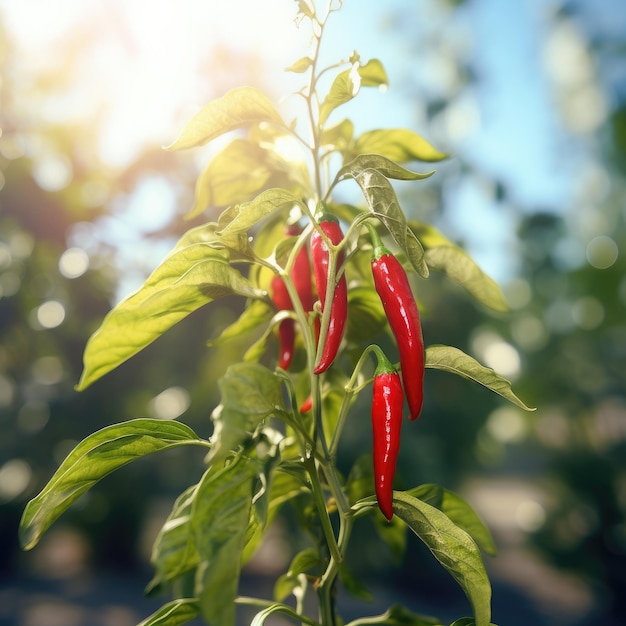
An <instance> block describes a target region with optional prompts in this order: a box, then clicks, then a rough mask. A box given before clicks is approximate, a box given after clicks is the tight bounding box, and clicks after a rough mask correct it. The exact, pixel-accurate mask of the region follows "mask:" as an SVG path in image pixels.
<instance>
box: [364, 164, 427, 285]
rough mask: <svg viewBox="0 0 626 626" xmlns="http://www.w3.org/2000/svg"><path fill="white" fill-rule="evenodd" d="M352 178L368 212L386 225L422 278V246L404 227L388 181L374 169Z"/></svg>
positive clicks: (423, 270) (424, 268) (402, 217)
mask: <svg viewBox="0 0 626 626" xmlns="http://www.w3.org/2000/svg"><path fill="white" fill-rule="evenodd" d="M355 180H356V182H357V183H358V185H359V187H360V188H361V191H362V192H363V195H364V196H365V200H366V202H367V205H368V207H369V209H370V211H372V213H375V214H376V215H377V216H378V217H379V219H380V220H381V222H382V223H383V224H384V225H385V226H386V227H387V230H388V231H389V233H390V234H391V236H392V237H393V239H394V241H395V242H396V243H397V244H398V246H399V247H400V249H401V250H402V251H403V252H404V253H405V254H406V255H407V258H408V259H409V261H410V262H411V265H412V266H413V267H414V268H415V270H416V271H417V273H418V274H419V275H420V276H422V277H424V278H426V277H427V276H428V266H427V265H426V262H425V260H424V249H423V248H422V246H421V244H420V243H419V241H418V240H417V239H416V238H415V236H414V235H413V233H412V232H411V231H410V230H408V226H407V221H406V217H405V215H404V212H403V211H402V209H401V208H400V204H399V203H398V199H397V197H396V192H395V191H394V189H393V187H392V186H391V183H390V182H389V181H388V180H387V179H386V178H385V176H383V175H382V174H381V173H380V172H379V171H377V170H363V171H361V172H360V173H359V174H357V176H356V177H355Z"/></svg>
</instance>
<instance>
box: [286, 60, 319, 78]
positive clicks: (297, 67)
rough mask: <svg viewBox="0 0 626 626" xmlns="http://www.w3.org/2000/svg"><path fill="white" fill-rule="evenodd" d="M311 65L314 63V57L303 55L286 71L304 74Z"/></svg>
mask: <svg viewBox="0 0 626 626" xmlns="http://www.w3.org/2000/svg"><path fill="white" fill-rule="evenodd" d="M311 65H313V59H312V58H311V57H302V58H301V59H298V60H297V61H296V62H295V63H294V64H293V65H290V66H289V67H287V68H285V72H294V73H296V74H303V73H304V72H306V71H307V70H308V69H309V68H310V67H311Z"/></svg>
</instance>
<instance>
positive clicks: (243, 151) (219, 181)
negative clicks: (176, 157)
mask: <svg viewBox="0 0 626 626" xmlns="http://www.w3.org/2000/svg"><path fill="white" fill-rule="evenodd" d="M264 160H265V150H263V149H262V148H261V147H259V146H258V145H257V144H255V143H253V142H251V141H247V140H244V139H235V140H234V141H232V142H231V143H229V144H228V145H227V146H226V147H225V148H224V149H223V150H222V151H221V152H219V153H218V154H217V155H215V156H214V157H213V159H212V160H211V161H210V163H209V164H208V165H207V167H206V168H205V169H204V170H203V171H202V172H201V173H200V176H198V180H197V181H196V192H195V199H194V204H193V207H192V209H191V211H190V212H189V213H188V214H187V216H186V217H187V218H189V219H190V218H192V217H195V216H196V215H200V213H202V212H203V211H205V210H206V209H207V208H209V207H213V206H229V205H231V204H237V203H240V202H245V201H247V200H250V199H251V198H253V197H254V195H255V194H257V193H259V191H261V190H262V189H263V188H264V187H265V185H266V184H267V182H268V180H269V179H270V176H271V174H272V172H271V170H270V169H269V167H267V165H266V163H265V162H264Z"/></svg>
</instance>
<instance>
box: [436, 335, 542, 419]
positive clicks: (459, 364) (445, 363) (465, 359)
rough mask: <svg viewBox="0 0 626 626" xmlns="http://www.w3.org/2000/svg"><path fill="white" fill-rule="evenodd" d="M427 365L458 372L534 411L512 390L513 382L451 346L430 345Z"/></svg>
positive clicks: (454, 372)
mask: <svg viewBox="0 0 626 626" xmlns="http://www.w3.org/2000/svg"><path fill="white" fill-rule="evenodd" d="M426 367H432V368H433V369H439V370H443V371H445V372H451V373H452V374H457V375H458V376H461V377H462V378H466V379H467V380H471V381H473V382H475V383H479V384H481V385H483V386H485V387H487V389H491V391H494V392H495V393H497V394H498V395H500V396H502V397H503V398H505V399H506V400H508V401H509V402H512V403H513V404H515V405H516V406H518V407H520V408H521V409H524V410H525V411H534V410H535V409H533V408H530V407H528V406H526V405H525V404H524V403H523V402H522V401H521V400H520V399H519V398H518V397H517V396H516V395H515V394H514V393H513V391H512V390H511V383H510V382H509V381H508V380H507V379H506V378H503V377H502V376H500V375H499V374H496V373H495V372H494V371H493V369H491V368H490V367H485V366H484V365H481V364H480V363H479V362H478V361H476V359H473V358H472V357H471V356H469V355H467V354H465V353H464V352H463V351H462V350H459V349H458V348H453V347H451V346H439V345H437V346H429V347H428V348H426Z"/></svg>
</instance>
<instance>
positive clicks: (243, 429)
mask: <svg viewBox="0 0 626 626" xmlns="http://www.w3.org/2000/svg"><path fill="white" fill-rule="evenodd" d="M219 387H220V391H221V394H222V401H221V403H220V404H219V406H218V407H217V409H216V410H215V411H214V412H213V415H212V416H211V419H212V420H213V423H214V430H213V435H212V437H211V442H212V443H213V447H212V448H211V451H210V452H209V454H208V456H207V462H208V463H213V462H216V461H217V460H221V459H223V458H225V457H226V456H227V455H228V454H229V453H230V452H233V451H236V450H237V449H238V447H239V446H240V445H241V444H242V443H243V442H244V441H246V440H247V439H249V438H250V437H251V436H252V434H253V433H254V431H255V430H256V428H257V427H258V426H259V424H260V423H261V422H262V421H263V420H265V419H266V418H268V417H271V416H276V415H278V414H280V413H283V412H284V411H285V408H284V405H283V398H282V385H281V380H280V378H279V377H278V376H276V375H275V374H274V373H273V372H272V371H270V370H269V369H267V368H266V367H264V366H262V365H259V364H258V363H246V362H244V363H235V364H234V365H231V366H230V367H229V368H228V369H227V370H226V374H224V376H223V378H221V379H220V381H219Z"/></svg>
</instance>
